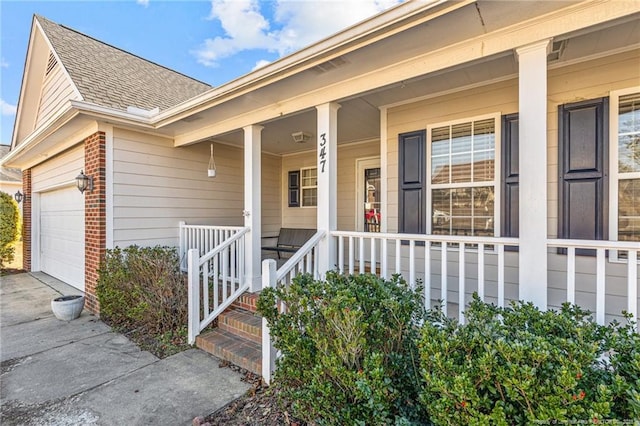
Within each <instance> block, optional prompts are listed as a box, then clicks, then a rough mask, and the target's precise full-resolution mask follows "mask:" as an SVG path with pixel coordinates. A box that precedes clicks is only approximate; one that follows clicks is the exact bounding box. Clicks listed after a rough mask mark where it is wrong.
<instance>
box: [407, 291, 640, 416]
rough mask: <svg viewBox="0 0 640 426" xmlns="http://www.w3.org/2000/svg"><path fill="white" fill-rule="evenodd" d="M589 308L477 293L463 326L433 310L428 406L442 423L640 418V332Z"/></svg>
mask: <svg viewBox="0 0 640 426" xmlns="http://www.w3.org/2000/svg"><path fill="white" fill-rule="evenodd" d="M589 315H590V314H589V312H587V311H584V310H582V309H580V308H579V307H576V306H569V305H565V306H563V307H562V309H561V311H560V312H555V311H547V312H541V311H539V310H538V309H536V308H535V307H534V306H533V305H532V304H529V303H520V304H514V305H513V306H512V308H505V309H501V308H497V307H495V306H492V305H488V304H485V303H482V302H481V301H480V300H479V299H478V298H477V297H475V298H474V301H473V302H472V303H471V306H470V307H469V309H468V310H467V311H466V315H465V316H466V320H467V322H466V324H465V325H459V324H458V323H457V322H456V321H454V320H451V319H447V318H446V317H445V316H444V314H443V312H441V311H439V310H436V311H432V312H431V313H430V315H429V318H428V321H426V322H425V324H424V326H423V327H422V336H421V340H420V345H419V347H420V355H421V365H422V375H423V378H424V381H425V384H424V388H423V390H422V392H421V394H420V402H421V404H423V406H424V408H425V409H426V411H428V412H429V414H430V417H431V420H432V421H433V422H434V423H435V424H442V425H450V424H465V425H467V424H470V425H480V424H501V425H511V424H533V423H534V422H536V421H538V422H546V421H559V422H576V421H593V420H594V419H596V420H600V419H619V420H623V419H625V420H626V419H634V418H635V419H637V418H640V409H639V404H638V403H639V401H640V400H639V398H638V396H639V395H638V389H640V380H639V377H640V374H639V373H640V338H639V336H638V334H637V333H634V331H633V328H632V326H631V325H628V326H624V327H621V326H619V325H618V324H612V325H610V326H607V327H605V326H598V325H596V324H595V323H594V322H593V321H592V318H590V316H589Z"/></svg>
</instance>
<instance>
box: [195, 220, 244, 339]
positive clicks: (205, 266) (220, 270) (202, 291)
mask: <svg viewBox="0 0 640 426" xmlns="http://www.w3.org/2000/svg"><path fill="white" fill-rule="evenodd" d="M247 231H249V228H241V229H240V230H238V231H236V232H234V233H233V234H232V235H231V236H230V237H228V238H226V239H225V240H224V241H222V242H221V243H220V244H218V245H217V246H215V247H214V248H213V249H212V250H211V251H209V252H208V253H206V254H205V255H204V256H201V255H200V251H201V250H200V249H198V248H190V249H189V250H188V251H187V272H188V280H189V281H188V283H189V284H188V285H189V329H188V334H189V336H188V337H189V344H193V343H194V342H195V340H196V336H198V335H199V334H200V332H201V331H202V330H203V329H204V328H205V327H206V326H207V325H209V324H210V323H211V322H212V321H213V320H214V319H216V317H217V316H218V315H219V314H220V313H222V312H223V311H224V310H225V309H226V308H227V307H228V306H229V305H231V304H232V303H233V302H234V301H235V300H236V299H237V298H238V297H240V295H241V294H242V293H244V292H245V291H246V290H247V289H248V288H249V284H248V283H245V280H244V268H245V259H244V253H245V234H246V233H247Z"/></svg>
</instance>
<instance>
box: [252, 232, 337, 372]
mask: <svg viewBox="0 0 640 426" xmlns="http://www.w3.org/2000/svg"><path fill="white" fill-rule="evenodd" d="M324 236H325V233H324V231H318V232H316V233H315V235H314V236H313V237H311V238H310V239H309V240H308V241H307V242H306V243H305V244H304V245H303V246H302V247H301V248H300V250H298V251H296V252H295V253H294V254H293V255H292V256H291V257H290V258H289V260H287V262H286V263H285V264H284V265H282V266H281V267H280V269H278V270H276V261H275V260H274V259H266V260H263V261H262V288H263V289H265V288H268V287H276V286H277V285H279V284H284V285H288V284H290V283H291V281H292V280H293V278H294V277H295V276H297V275H299V274H311V275H313V276H314V277H315V278H316V279H318V278H320V277H319V275H318V256H319V252H318V243H319V242H320V240H321V239H322V238H324ZM279 307H280V309H286V306H284V305H282V304H280V306H279ZM276 358H277V354H276V350H275V348H274V347H273V344H272V342H271V334H270V332H269V325H268V324H267V320H266V319H265V318H262V378H263V379H264V381H265V382H266V383H267V384H269V382H270V381H271V374H272V373H273V371H274V370H275V362H276Z"/></svg>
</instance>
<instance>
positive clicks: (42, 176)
mask: <svg viewBox="0 0 640 426" xmlns="http://www.w3.org/2000/svg"><path fill="white" fill-rule="evenodd" d="M82 169H84V145H79V146H76V147H74V148H72V149H69V150H67V151H65V152H63V153H61V154H58V155H57V156H55V157H53V158H51V159H50V160H47V161H45V162H44V163H42V164H39V165H38V166H36V167H34V168H33V170H32V172H31V190H32V191H33V192H40V191H42V190H47V188H51V187H54V186H59V185H65V184H69V185H75V182H74V180H75V177H76V176H78V174H79V173H80V170H82Z"/></svg>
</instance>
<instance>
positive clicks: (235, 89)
mask: <svg viewBox="0 0 640 426" xmlns="http://www.w3.org/2000/svg"><path fill="white" fill-rule="evenodd" d="M474 1H475V0H464V1H460V2H453V3H450V2H448V1H447V0H430V1H408V2H406V3H402V4H399V5H398V6H395V7H394V8H392V9H389V10H387V11H385V12H383V13H380V14H378V15H375V16H373V17H371V18H369V19H368V20H365V21H363V22H360V23H358V24H355V25H353V26H351V27H348V28H346V29H344V30H342V31H341V32H339V33H337V34H335V35H333V36H330V37H328V38H325V39H324V40H321V41H319V42H317V43H315V44H312V45H311V46H309V47H307V48H305V49H302V50H299V51H297V52H294V53H292V54H290V55H288V56H285V57H283V58H281V59H279V60H277V61H274V62H272V63H270V64H268V65H266V66H264V67H262V68H259V69H257V70H255V71H253V72H251V73H249V74H245V75H244V76H242V77H240V78H237V79H235V80H232V81H231V82H229V83H226V84H224V85H222V86H219V87H216V88H213V89H211V90H209V91H208V92H205V93H203V94H201V95H199V96H196V97H194V98H191V99H189V100H187V101H185V102H183V103H182V104H178V105H176V106H174V107H172V108H169V109H167V110H165V111H163V112H162V113H160V114H159V115H157V116H156V117H155V120H154V123H156V124H157V125H158V126H164V125H167V124H170V123H172V122H174V121H177V120H180V119H182V118H183V117H182V116H179V114H181V113H185V112H188V114H194V113H197V112H198V111H200V110H202V109H205V108H207V107H210V106H212V105H204V104H206V103H207V102H209V101H212V100H216V102H214V104H215V103H221V102H224V101H226V100H228V99H229V98H232V97H234V96H237V95H239V94H242V93H244V92H243V89H248V90H254V89H255V88H257V87H262V86H266V85H269V84H271V83H273V82H275V81H279V80H281V79H282V78H284V77H286V76H289V75H292V74H295V73H298V72H300V71H303V70H306V69H308V68H312V67H313V66H315V65H317V63H321V62H325V61H327V60H328V59H331V58H329V57H328V56H327V55H330V54H333V56H340V55H342V54H345V53H348V51H351V50H355V49H357V48H360V47H362V46H364V45H367V44H370V43H373V42H374V41H376V40H378V39H380V38H384V37H388V36H389V35H391V34H394V33H396V32H399V31H401V30H404V29H406V28H407V27H413V26H415V25H418V24H419V23H421V22H422V21H423V20H431V19H434V18H436V17H438V16H441V15H445V14H447V13H449V12H451V11H453V10H457V9H459V8H461V7H464V6H466V5H467V4H470V3H474ZM441 4H447V6H448V7H447V8H446V9H445V10H442V11H440V12H439V13H437V12H436V13H433V14H429V15H428V16H426V17H424V18H423V19H420V20H414V21H411V22H410V23H408V24H407V25H406V26H400V27H397V26H394V25H395V24H397V23H398V22H400V21H402V20H406V19H408V18H410V17H411V16H414V15H416V14H420V13H422V12H424V11H426V10H429V9H432V8H435V7H437V6H438V5H441ZM385 28H388V29H387V30H386V31H384V33H383V34H380V33H381V31H382V30H383V29H385ZM374 33H378V34H379V35H378V36H377V37H372V38H367V36H370V35H371V34H374ZM345 45H351V48H350V49H347V50H345V51H343V50H340V51H339V52H337V50H338V49H339V48H341V47H344V46H345ZM314 59H315V60H316V61H317V63H316V62H313V60H314ZM190 110H191V111H190ZM188 114H187V115H188Z"/></svg>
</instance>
